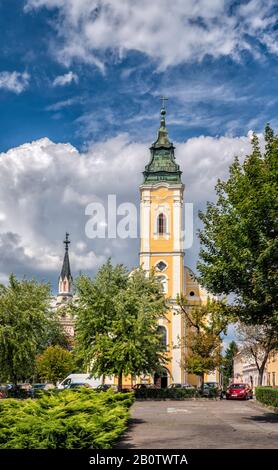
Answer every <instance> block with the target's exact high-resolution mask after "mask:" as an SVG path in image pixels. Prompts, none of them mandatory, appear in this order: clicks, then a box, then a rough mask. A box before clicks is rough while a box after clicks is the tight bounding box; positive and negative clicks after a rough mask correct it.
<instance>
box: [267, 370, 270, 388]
mask: <svg viewBox="0 0 278 470" xmlns="http://www.w3.org/2000/svg"><path fill="white" fill-rule="evenodd" d="M267 385H270V372H268V374H267Z"/></svg>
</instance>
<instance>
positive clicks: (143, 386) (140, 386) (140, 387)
mask: <svg viewBox="0 0 278 470" xmlns="http://www.w3.org/2000/svg"><path fill="white" fill-rule="evenodd" d="M147 388H157V387H156V386H155V385H154V384H136V385H133V387H132V390H146V389H147Z"/></svg>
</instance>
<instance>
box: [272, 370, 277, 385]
mask: <svg viewBox="0 0 278 470" xmlns="http://www.w3.org/2000/svg"><path fill="white" fill-rule="evenodd" d="M275 375H276V374H275V372H272V385H273V387H275V385H276V377H275Z"/></svg>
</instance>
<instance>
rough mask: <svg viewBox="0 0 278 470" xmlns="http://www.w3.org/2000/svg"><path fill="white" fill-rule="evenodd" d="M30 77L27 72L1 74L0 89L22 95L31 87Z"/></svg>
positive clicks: (5, 72)
mask: <svg viewBox="0 0 278 470" xmlns="http://www.w3.org/2000/svg"><path fill="white" fill-rule="evenodd" d="M29 81H30V75H29V73H27V72H23V73H21V72H15V71H14V72H7V71H4V72H0V89H1V88H2V89H3V90H8V91H12V92H14V93H16V94H18V95H19V94H20V93H22V92H23V91H25V90H26V88H28V86H29Z"/></svg>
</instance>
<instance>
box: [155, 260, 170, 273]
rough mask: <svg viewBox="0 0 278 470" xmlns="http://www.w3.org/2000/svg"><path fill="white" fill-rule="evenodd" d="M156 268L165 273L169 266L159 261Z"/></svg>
mask: <svg viewBox="0 0 278 470" xmlns="http://www.w3.org/2000/svg"><path fill="white" fill-rule="evenodd" d="M156 267H157V269H158V270H159V271H164V269H166V268H167V264H166V263H165V262H164V261H159V262H158V263H157V264H156Z"/></svg>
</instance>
